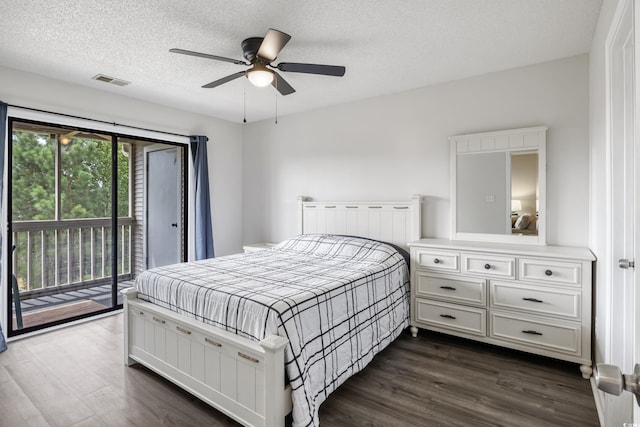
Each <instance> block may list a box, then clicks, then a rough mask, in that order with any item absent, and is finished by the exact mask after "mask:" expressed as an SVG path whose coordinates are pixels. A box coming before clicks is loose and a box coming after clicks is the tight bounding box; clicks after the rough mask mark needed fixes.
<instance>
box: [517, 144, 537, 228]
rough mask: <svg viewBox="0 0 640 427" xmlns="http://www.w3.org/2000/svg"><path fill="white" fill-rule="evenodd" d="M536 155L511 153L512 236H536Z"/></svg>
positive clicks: (534, 153) (535, 153)
mask: <svg viewBox="0 0 640 427" xmlns="http://www.w3.org/2000/svg"><path fill="white" fill-rule="evenodd" d="M538 197H539V191H538V153H537V152H533V153H528V152H523V153H519V152H516V153H511V230H510V232H511V233H512V234H526V235H532V236H537V235H538V205H539V202H538V200H539V199H538Z"/></svg>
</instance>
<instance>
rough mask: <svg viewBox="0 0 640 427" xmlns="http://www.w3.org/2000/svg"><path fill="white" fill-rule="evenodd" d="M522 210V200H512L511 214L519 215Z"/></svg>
mask: <svg viewBox="0 0 640 427" xmlns="http://www.w3.org/2000/svg"><path fill="white" fill-rule="evenodd" d="M521 210H522V202H521V201H520V200H515V199H514V200H511V215H518V212H520V211H521Z"/></svg>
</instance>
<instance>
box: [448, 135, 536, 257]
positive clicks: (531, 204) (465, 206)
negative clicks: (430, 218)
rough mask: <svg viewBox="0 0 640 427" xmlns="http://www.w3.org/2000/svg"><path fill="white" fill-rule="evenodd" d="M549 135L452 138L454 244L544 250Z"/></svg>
mask: <svg viewBox="0 0 640 427" xmlns="http://www.w3.org/2000/svg"><path fill="white" fill-rule="evenodd" d="M546 130H547V128H546V127H535V128H524V129H512V130H504V131H497V132H485V133H478V134H467V135H458V136H454V137H451V138H450V139H451V142H452V146H451V172H452V173H451V208H452V209H451V212H452V224H451V228H452V238H453V239H461V240H484V241H494V242H506V243H526V244H543V245H544V244H546V236H545V229H544V221H545V218H544V207H545V197H544V195H545V181H546V177H545V150H546Z"/></svg>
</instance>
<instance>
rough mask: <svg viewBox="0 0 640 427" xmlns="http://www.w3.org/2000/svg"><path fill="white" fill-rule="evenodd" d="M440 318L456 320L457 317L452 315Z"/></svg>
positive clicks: (443, 315)
mask: <svg viewBox="0 0 640 427" xmlns="http://www.w3.org/2000/svg"><path fill="white" fill-rule="evenodd" d="M440 317H444V318H445V319H453V320H455V319H456V316H452V315H450V314H441V315H440Z"/></svg>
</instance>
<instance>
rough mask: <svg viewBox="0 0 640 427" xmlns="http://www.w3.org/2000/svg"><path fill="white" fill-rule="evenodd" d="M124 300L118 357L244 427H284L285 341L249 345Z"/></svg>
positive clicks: (133, 298)
mask: <svg viewBox="0 0 640 427" xmlns="http://www.w3.org/2000/svg"><path fill="white" fill-rule="evenodd" d="M122 294H123V296H124V334H125V336H124V344H125V345H124V357H125V363H126V364H127V365H132V364H134V363H141V364H142V365H144V366H146V367H148V368H150V369H152V370H153V371H155V372H157V373H158V374H160V375H161V376H163V377H165V378H167V379H168V380H170V381H171V382H173V383H175V384H177V385H178V386H180V387H181V388H183V389H184V390H186V391H188V392H190V393H191V394H193V395H195V396H197V397H198V398H200V399H202V400H203V401H205V402H207V403H208V404H210V405H211V406H213V407H214V408H216V409H218V410H220V411H221V412H223V413H225V414H227V415H228V416H230V417H232V418H233V419H235V420H237V421H238V422H240V423H241V424H243V425H245V426H264V427H271V426H273V427H275V426H284V418H285V415H286V414H288V413H289V412H290V411H291V390H290V388H289V387H285V383H284V382H285V372H284V348H285V346H286V345H287V342H288V341H287V339H286V338H283V337H280V336H275V335H274V336H270V337H267V338H265V339H264V340H262V341H261V342H259V343H258V342H255V341H250V340H247V339H244V338H241V337H238V336H237V335H234V334H231V333H229V332H226V331H223V330H221V329H219V328H216V327H214V326H210V325H207V324H204V323H201V322H198V321H196V320H193V319H190V318H188V317H185V316H182V315H179V314H177V313H174V312H172V311H169V310H166V309H164V308H162V307H158V306H156V305H153V304H150V303H148V302H145V301H142V300H139V299H138V298H137V291H136V290H135V289H133V288H130V289H125V290H123V291H122Z"/></svg>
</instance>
